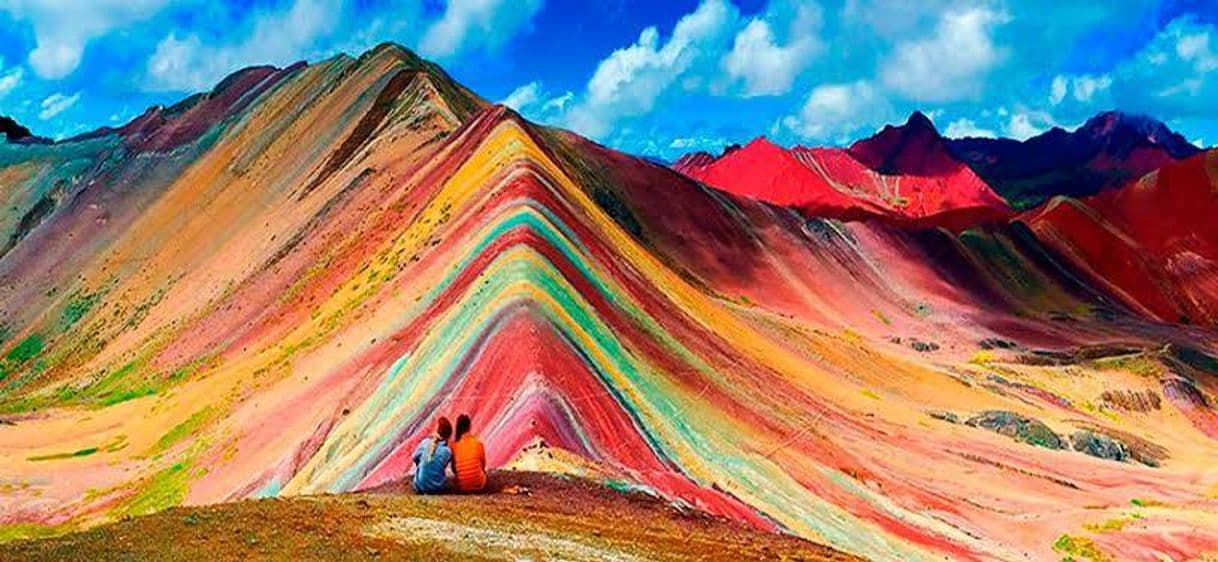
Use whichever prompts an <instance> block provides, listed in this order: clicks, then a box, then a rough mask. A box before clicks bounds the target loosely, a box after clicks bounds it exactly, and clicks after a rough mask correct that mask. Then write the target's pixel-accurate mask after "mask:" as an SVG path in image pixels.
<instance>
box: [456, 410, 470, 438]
mask: <svg viewBox="0 0 1218 562" xmlns="http://www.w3.org/2000/svg"><path fill="white" fill-rule="evenodd" d="M466 433H469V416H467V415H465V414H461V415H459V416H457V435H456V437H455V440H460V439H461V438H462V437H464V436H465V434H466Z"/></svg>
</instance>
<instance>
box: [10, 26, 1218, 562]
mask: <svg viewBox="0 0 1218 562" xmlns="http://www.w3.org/2000/svg"><path fill="white" fill-rule="evenodd" d="M1216 159H1218V156H1215V153H1212V152H1210V153H1203V154H1200V155H1197V156H1194V157H1192V158H1189V159H1186V160H1182V161H1181V162H1180V163H1179V164H1173V165H1171V166H1179V167H1180V168H1181V170H1179V171H1176V170H1175V169H1174V168H1173V169H1172V170H1170V171H1162V170H1161V171H1159V172H1154V173H1152V176H1150V177H1148V178H1146V179H1144V180H1141V181H1140V182H1139V184H1138V186H1137V189H1136V190H1134V191H1129V190H1130V189H1133V188H1126V189H1124V190H1120V191H1116V192H1114V193H1116V194H1119V195H1120V196H1122V197H1127V198H1133V199H1131V200H1129V201H1126V200H1124V199H1122V200H1117V201H1115V202H1114V201H1109V200H1108V199H1105V200H1103V201H1100V200H1090V199H1088V200H1074V199H1063V198H1055V199H1053V200H1052V201H1051V202H1049V203H1047V204H1046V205H1045V206H1043V207H1040V208H1037V209H1035V210H1033V211H1029V212H1028V214H1020V215H1015V216H1012V217H1010V218H1009V219H1005V220H1003V221H998V222H993V221H987V223H986V224H985V225H981V226H978V227H976V228H966V229H962V230H961V231H960V232H953V231H951V230H947V229H942V228H927V227H924V225H910V224H907V223H903V222H899V221H889V220H884V219H883V218H882V217H879V218H877V217H848V218H847V219H846V220H839V219H831V218H822V217H814V216H808V215H807V213H805V212H803V211H801V210H800V209H798V208H794V207H787V206H781V205H775V204H771V203H766V202H763V201H760V200H757V199H755V198H751V197H745V196H741V195H737V194H733V193H731V192H729V191H721V190H717V189H715V188H712V187H710V186H708V185H706V184H703V183H699V182H698V181H695V180H693V179H690V178H689V177H686V176H684V175H682V174H680V173H677V172H675V171H673V170H670V169H668V168H665V167H662V166H658V165H656V164H653V163H650V162H647V161H645V160H642V159H640V158H636V157H633V156H630V155H626V154H622V153H619V152H615V151H613V150H610V149H607V148H605V147H603V146H599V145H597V144H595V143H593V142H590V141H588V140H586V139H583V138H581V137H578V136H576V135H574V134H572V133H569V132H566V131H562V130H557V129H551V128H546V127H541V126H538V125H535V124H532V123H529V122H527V121H526V120H524V119H522V118H521V117H520V116H519V115H517V114H515V113H514V112H512V111H511V110H509V109H506V108H504V107H501V106H496V105H492V104H489V103H487V102H486V101H485V100H483V99H481V98H479V97H478V96H477V95H476V94H475V93H473V92H471V91H469V90H468V89H466V88H464V87H462V86H461V85H459V84H457V83H456V82H455V81H453V80H452V79H451V78H450V77H449V76H448V75H447V74H446V73H445V72H444V71H443V70H442V69H441V68H439V67H437V66H436V65H434V64H431V63H428V62H426V61H423V60H421V59H419V58H418V57H416V56H415V55H413V54H412V53H410V52H408V51H406V50H404V49H402V48H400V47H397V46H394V45H383V46H380V47H378V48H376V49H374V50H372V51H370V52H368V53H365V54H364V55H362V56H360V57H359V58H351V57H347V56H339V57H336V58H333V59H329V60H326V61H322V62H319V63H316V64H308V65H306V64H303V63H302V64H297V65H294V66H291V67H288V68H283V69H278V68H271V67H257V68H250V69H246V70H243V71H241V72H238V73H236V74H234V75H232V76H231V77H229V78H227V79H225V80H224V81H223V82H222V83H220V84H219V85H217V86H216V88H215V89H214V90H212V91H211V92H209V93H206V94H200V95H197V96H193V97H191V98H188V99H186V100H184V101H183V102H181V103H179V104H177V105H175V106H172V107H167V108H153V109H152V110H149V111H148V112H147V113H146V114H144V115H142V116H141V117H139V118H137V119H135V120H134V121H133V122H131V123H129V124H127V125H126V126H124V127H121V128H118V129H103V130H100V131H97V132H95V133H91V134H88V135H84V136H81V137H77V138H74V139H70V140H68V141H64V142H57V143H22V142H16V143H6V144H0V196H2V197H3V198H4V199H5V201H4V202H5V206H4V212H3V213H0V229H2V232H0V236H3V237H4V240H5V246H4V250H3V253H2V254H0V323H2V325H3V336H4V337H3V344H2V347H0V354H2V355H0V357H2V358H3V361H2V363H0V416H2V417H0V420H3V424H0V482H3V488H2V489H0V537H5V538H10V539H11V538H16V537H22V536H34V535H39V534H46V533H56V532H62V531H63V530H65V529H72V528H77V527H82V526H89V525H94V524H97V523H99V522H103V521H108V520H112V519H116V518H121V517H124V516H127V515H139V514H144V513H149V512H153V511H157V510H161V509H164V508H166V507H169V506H173V505H177V504H203V503H215V502H226V501H233V500H238V499H242V498H251V497H269V496H283V495H296V494H309V493H331V492H345V491H352V490H362V489H368V488H372V487H376V486H379V485H381V484H385V483H387V482H393V481H397V480H400V479H402V478H403V477H404V476H405V475H406V474H407V473H408V472H409V470H410V468H411V467H410V462H409V454H410V452H411V451H412V449H413V447H414V445H415V444H416V443H417V441H418V440H419V439H420V438H421V437H422V436H423V435H424V434H426V433H427V432H428V431H429V430H430V428H431V426H432V423H433V421H434V419H435V417H436V416H438V415H441V414H448V415H453V414H455V413H459V412H468V413H470V414H471V415H472V417H473V419H474V423H475V426H476V427H477V428H479V431H480V433H481V435H482V437H483V439H484V440H485V441H486V442H487V452H488V456H489V462H490V464H491V465H494V466H506V465H512V464H513V463H520V462H525V461H527V459H525V457H526V456H527V455H528V454H529V452H530V451H533V450H536V448H537V445H538V444H539V443H544V444H545V445H546V446H548V447H551V448H556V449H563V450H566V451H568V452H570V453H573V455H572V456H573V457H576V458H580V459H583V462H588V463H593V464H595V465H597V466H600V467H603V468H604V470H608V471H611V472H613V473H615V474H618V475H620V476H621V477H622V478H625V479H628V480H631V481H632V482H634V483H636V484H637V485H639V486H642V487H644V488H646V489H649V490H652V491H654V493H656V494H658V495H660V496H662V497H664V498H666V499H668V500H670V501H672V502H676V503H678V504H682V505H688V506H691V507H693V508H696V509H701V510H705V511H708V512H711V513H713V514H716V515H721V516H725V517H730V518H733V519H737V520H740V521H744V522H746V523H749V524H751V525H754V526H756V527H758V528H761V529H766V530H773V531H784V532H789V533H793V534H796V535H799V536H803V537H807V538H810V539H812V540H815V541H817V542H823V543H826V544H829V545H832V546H834V547H836V548H838V549H841V550H844V551H847V552H850V553H854V554H859V555H862V556H865V557H868V558H872V559H880V560H922V559H927V560H929V559H942V558H944V557H950V558H954V559H961V560H1013V559H1025V558H1033V559H1047V558H1060V557H1063V556H1074V557H1104V556H1107V557H1113V558H1121V559H1139V558H1153V557H1155V556H1170V557H1176V558H1184V557H1190V556H1199V555H1201V554H1203V553H1206V552H1212V551H1214V550H1215V549H1218V499H1216V497H1218V472H1215V471H1214V470H1213V467H1214V466H1215V464H1216V462H1218V447H1215V439H1216V438H1218V413H1215V408H1216V407H1218V406H1215V400H1218V377H1216V375H1218V359H1215V357H1216V355H1215V353H1218V350H1215V347H1216V346H1215V331H1214V330H1213V324H1214V320H1215V316H1214V311H1215V308H1214V307H1213V304H1214V302H1215V295H1216V294H1218V285H1216V284H1215V283H1214V279H1215V278H1214V275H1213V269H1212V263H1213V262H1212V261H1211V260H1212V259H1213V258H1214V257H1215V256H1213V254H1212V252H1211V250H1212V249H1213V248H1214V247H1215V246H1211V245H1208V243H1207V244H1201V243H1197V244H1192V245H1188V244H1185V245H1186V246H1188V247H1191V248H1195V251H1193V254H1192V255H1190V256H1187V259H1184V258H1181V257H1180V252H1182V250H1181V244H1182V243H1183V242H1181V240H1185V241H1189V240H1191V241H1193V242H1198V241H1202V240H1205V239H1206V238H1205V237H1206V236H1211V238H1209V239H1208V240H1210V241H1212V240H1213V238H1212V234H1213V232H1212V230H1207V229H1210V228H1211V227H1210V226H1209V224H1194V223H1187V224H1186V223H1183V222H1179V223H1178V222H1174V221H1168V222H1169V224H1167V226H1168V227H1179V228H1181V229H1182V230H1180V231H1179V232H1178V234H1177V235H1170V234H1168V233H1166V232H1164V231H1163V230H1162V227H1163V226H1164V225H1162V224H1159V225H1158V226H1156V225H1155V224H1152V223H1146V222H1137V221H1136V220H1133V219H1131V218H1129V217H1127V216H1125V215H1126V214H1129V213H1134V214H1136V212H1137V211H1138V209H1139V208H1140V206H1141V205H1145V204H1148V203H1147V202H1148V201H1149V204H1155V202H1156V201H1157V200H1158V199H1159V197H1157V195H1156V193H1158V192H1160V191H1170V192H1171V193H1183V192H1181V191H1180V190H1179V189H1177V188H1176V187H1174V186H1175V184H1177V183H1187V184H1188V185H1189V191H1188V193H1189V195H1188V196H1187V198H1186V199H1185V200H1183V202H1178V201H1176V200H1175V199H1172V204H1173V205H1176V204H1183V205H1189V204H1193V205H1196V204H1198V203H1199V202H1198V199H1201V200H1204V201H1203V202H1204V203H1205V204H1211V205H1212V203H1213V197H1214V188H1215V186H1216V185H1218V160H1216ZM1165 170H1166V169H1165ZM1127 193H1128V194H1127ZM1097 197H1105V195H1100V196H1097ZM1194 208H1196V209H1204V208H1205V207H1202V206H1197V207H1194ZM1122 213H1125V214H1122ZM1143 232H1152V233H1155V235H1156V236H1160V237H1162V238H1164V240H1158V239H1156V240H1153V241H1151V240H1148V241H1145V242H1140V241H1139V239H1138V238H1137V236H1139V235H1141V233H1143ZM1117 242H1119V243H1122V244H1125V246H1121V248H1123V249H1122V250H1121V252H1122V253H1120V254H1116V255H1120V256H1122V258H1121V259H1136V260H1140V261H1136V265H1137V266H1138V267H1140V268H1143V270H1144V271H1146V272H1148V274H1149V275H1153V276H1155V277H1153V278H1152V281H1148V282H1146V283H1139V284H1133V283H1134V282H1133V281H1131V280H1130V272H1132V271H1136V270H1134V269H1131V268H1129V267H1122V265H1121V262H1117V261H1114V260H1113V259H1112V258H1111V257H1110V256H1111V255H1113V254H1105V252H1107V251H1108V250H1107V249H1106V248H1114V247H1116V246H1113V244H1115V243H1117ZM1139 248H1152V249H1153V250H1155V251H1154V252H1139V251H1138V250H1139ZM1156 252H1157V253H1156ZM1182 260H1183V261H1182ZM1183 310H1187V311H1188V312H1190V314H1189V315H1188V318H1187V320H1188V322H1183V321H1182V320H1184V319H1182V318H1180V317H1179V315H1177V314H1176V313H1177V312H1178V311H1183ZM522 459H525V460H524V461H522Z"/></svg>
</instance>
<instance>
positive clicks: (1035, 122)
mask: <svg viewBox="0 0 1218 562" xmlns="http://www.w3.org/2000/svg"><path fill="white" fill-rule="evenodd" d="M1001 113H1005V111H1003V112H1001ZM1057 126H1058V123H1057V121H1055V120H1054V119H1053V116H1052V115H1049V114H1048V113H1046V112H1044V111H1035V110H1029V109H1021V110H1016V111H1013V112H1011V113H1010V119H1009V120H1008V121H1007V123H1006V127H1005V133H1006V136H1008V137H1010V138H1013V139H1016V140H1027V139H1030V138H1032V137H1034V136H1036V135H1039V134H1041V133H1043V132H1045V131H1047V130H1049V129H1050V128H1052V127H1057Z"/></svg>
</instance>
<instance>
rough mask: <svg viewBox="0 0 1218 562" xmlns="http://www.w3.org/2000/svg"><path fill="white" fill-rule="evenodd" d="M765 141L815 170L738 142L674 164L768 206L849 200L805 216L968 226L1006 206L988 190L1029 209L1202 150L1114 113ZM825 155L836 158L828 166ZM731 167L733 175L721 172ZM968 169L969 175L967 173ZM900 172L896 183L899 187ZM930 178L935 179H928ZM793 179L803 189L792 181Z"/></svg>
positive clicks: (916, 125)
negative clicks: (1053, 122) (1010, 133)
mask: <svg viewBox="0 0 1218 562" xmlns="http://www.w3.org/2000/svg"><path fill="white" fill-rule="evenodd" d="M770 147H772V148H773V149H777V150H780V151H785V152H786V153H788V154H790V155H792V156H795V157H797V158H798V157H799V156H798V155H809V154H810V155H818V156H821V157H822V158H820V159H819V161H818V162H816V163H813V162H811V161H807V162H806V163H807V164H808V166H807V168H808V169H807V171H800V172H799V174H811V175H812V176H819V179H817V180H812V179H810V178H805V179H804V180H801V179H798V178H796V177H784V178H781V179H778V178H769V176H770V175H771V174H769V173H767V172H766V167H765V166H763V165H761V164H762V163H763V161H764V160H765V159H764V158H756V157H754V156H752V155H748V156H742V155H741V154H739V153H738V152H737V150H736V148H738V147H733V148H730V149H729V150H727V151H725V152H724V153H723V154H722V155H721V156H720V157H715V156H712V155H710V154H707V153H694V154H690V155H686V156H685V157H683V158H681V159H680V160H678V161H677V162H676V163H675V164H674V167H675V168H676V169H678V170H679V171H682V172H684V173H687V174H689V175H692V176H693V177H695V178H697V179H702V180H703V181H707V182H708V183H710V184H712V185H715V186H716V187H720V188H723V189H727V190H729V191H734V192H738V193H741V194H746V195H750V196H753V197H759V198H761V199H763V200H767V201H770V202H774V203H782V202H789V201H793V200H800V199H807V200H809V201H822V200H828V199H835V198H837V197H838V195H834V194H830V193H829V192H827V191H825V190H826V189H829V188H832V189H834V190H836V191H838V192H840V193H841V195H842V196H844V197H846V198H847V199H853V200H854V203H853V205H850V204H846V203H841V202H840V201H839V204H837V205H810V206H809V207H808V210H809V212H810V213H812V214H823V215H824V216H834V217H839V218H850V217H854V216H860V215H876V214H878V215H889V216H890V217H896V218H898V219H915V220H920V221H922V222H923V223H929V224H938V225H941V226H967V225H968V224H970V223H979V222H984V221H985V219H991V218H994V217H996V216H997V215H995V214H992V213H988V212H987V213H982V215H981V216H975V217H974V216H972V215H974V214H976V209H978V208H979V207H981V208H986V209H1000V208H1001V207H1003V206H1004V205H998V204H995V203H994V202H993V201H992V198H991V197H990V196H989V195H986V193H987V192H992V193H994V194H997V195H998V196H1000V197H1001V199H1002V200H1004V201H1005V204H1008V205H1009V206H1010V207H1011V208H1012V209H1014V210H1023V209H1030V208H1032V207H1035V206H1037V205H1040V204H1042V203H1044V202H1045V201H1047V200H1049V199H1050V198H1052V197H1055V196H1058V195H1065V196H1071V197H1085V196H1088V195H1094V194H1096V193H1099V192H1102V191H1104V190H1108V189H1114V188H1118V187H1121V186H1123V185H1125V184H1127V183H1129V182H1130V181H1133V180H1134V179H1137V178H1139V177H1141V176H1143V175H1145V174H1146V173H1148V172H1151V171H1153V170H1156V169H1158V168H1160V167H1162V166H1164V165H1165V164H1168V163H1170V162H1174V161H1177V160H1181V159H1185V158H1188V157H1190V156H1193V155H1195V154H1197V153H1198V152H1200V149H1199V148H1197V147H1195V146H1193V145H1191V144H1189V143H1188V142H1187V141H1185V140H1184V138H1183V137H1182V136H1181V135H1179V134H1178V133H1175V132H1173V131H1171V130H1170V129H1169V128H1168V127H1167V126H1166V125H1164V124H1163V123H1161V122H1159V121H1156V120H1154V119H1151V118H1149V117H1141V116H1131V115H1126V114H1123V113H1119V112H1105V113H1101V114H1099V115H1097V116H1095V117H1094V118H1092V119H1090V120H1088V121H1087V122H1086V123H1085V124H1084V125H1082V126H1081V127H1079V128H1078V129H1077V130H1075V131H1065V130H1063V129H1060V128H1054V129H1052V130H1049V131H1047V132H1045V133H1043V134H1041V135H1039V136H1036V137H1033V138H1030V139H1028V140H1025V141H1017V140H1013V139H991V138H964V139H948V138H945V137H943V136H942V135H941V134H939V131H938V130H937V129H936V128H935V126H934V124H933V123H932V122H931V120H930V119H929V118H927V117H926V116H925V115H923V114H922V113H920V112H914V113H913V114H912V115H911V116H910V117H909V120H908V121H906V122H905V124H903V125H899V126H892V125H889V126H886V127H884V128H883V129H882V130H881V131H880V132H878V133H876V134H875V135H874V136H872V137H870V138H866V139H862V140H859V141H857V142H855V143H854V144H853V145H852V146H850V148H849V149H846V150H844V151H843V150H840V149H833V148H806V147H794V148H791V149H782V148H780V147H774V146H773V145H772V144H769V143H768V142H767V143H765V144H764V145H763V144H760V143H757V142H756V141H755V142H754V143H750V145H749V146H748V147H745V149H744V150H745V151H746V152H751V151H753V150H764V151H766V152H769V153H770V157H771V158H772V157H773V155H774V154H775V151H774V150H773V149H772V148H770ZM831 155H832V156H831ZM741 159H749V160H755V162H754V163H755V164H758V165H759V167H757V168H754V169H750V170H747V171H745V170H741V169H740V164H739V160H741ZM826 159H832V160H836V161H837V163H836V165H825V160H826ZM720 160H727V161H726V162H720ZM843 160H844V161H845V162H846V163H845V164H843V163H842V161H843ZM850 162H855V163H857V164H859V165H862V166H863V167H865V168H867V169H869V170H871V171H872V172H874V173H875V174H877V175H878V178H880V179H882V180H883V181H887V182H888V183H889V184H890V185H892V186H894V187H893V189H892V190H890V191H889V192H887V193H885V192H884V190H877V189H874V188H872V187H869V186H867V185H862V184H860V183H859V182H858V173H857V171H856V170H854V168H855V167H856V166H854V164H851V163H850ZM843 166H844V168H843ZM728 167H731V168H734V169H735V172H732V173H729V172H727V171H725V170H724V168H728ZM966 168H967V170H969V171H968V172H965V171H964V169H966ZM770 169H771V170H780V169H781V170H783V173H787V172H789V171H790V170H787V169H786V168H782V167H771V168H770ZM733 173H735V174H739V178H733V177H732V175H733ZM897 178H900V179H901V182H903V183H902V184H901V185H899V186H898V185H897V183H896V179H897ZM928 180H933V181H931V183H930V184H927V181H928ZM876 181H877V179H876V178H871V179H868V180H867V181H866V182H865V183H867V184H875V182H876ZM759 183H779V184H784V185H783V186H782V187H781V188H776V189H775V190H774V191H773V193H772V194H770V193H767V192H766V190H764V189H759ZM800 183H806V185H804V186H803V187H796V184H800ZM798 194H802V195H798ZM877 195H879V198H880V199H881V200H884V199H887V200H888V201H889V204H887V205H881V206H882V207H885V208H886V209H887V210H886V211H884V212H878V213H877V212H876V210H875V203H876V196H877ZM910 200H912V201H914V202H921V201H926V200H931V201H934V202H935V204H934V205H932V208H930V209H928V208H926V207H925V206H921V207H919V206H918V205H915V206H914V207H913V208H909V209H905V208H904V207H903V205H893V204H891V203H892V202H894V201H899V202H906V201H910ZM843 207H844V208H843ZM944 213H955V215H954V217H955V218H953V219H952V220H949V221H946V222H944V221H943V220H937V219H934V218H933V217H934V216H935V215H942V214H944ZM960 217H963V218H964V220H960ZM940 218H942V217H940Z"/></svg>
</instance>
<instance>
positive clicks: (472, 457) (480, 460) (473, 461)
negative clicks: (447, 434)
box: [452, 414, 486, 492]
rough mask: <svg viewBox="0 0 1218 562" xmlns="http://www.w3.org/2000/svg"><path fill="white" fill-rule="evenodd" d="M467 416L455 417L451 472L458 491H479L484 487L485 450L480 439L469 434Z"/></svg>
mask: <svg viewBox="0 0 1218 562" xmlns="http://www.w3.org/2000/svg"><path fill="white" fill-rule="evenodd" d="M469 430H470V420H469V416H467V415H465V414H461V415H460V416H458V417H457V433H456V435H454V436H453V445H452V448H453V474H455V475H456V480H455V484H456V489H457V491H458V492H480V491H482V489H483V488H485V487H486V451H485V450H484V449H483V448H482V441H479V440H478V438H477V437H474V436H473V435H471V434H470V432H469Z"/></svg>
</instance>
